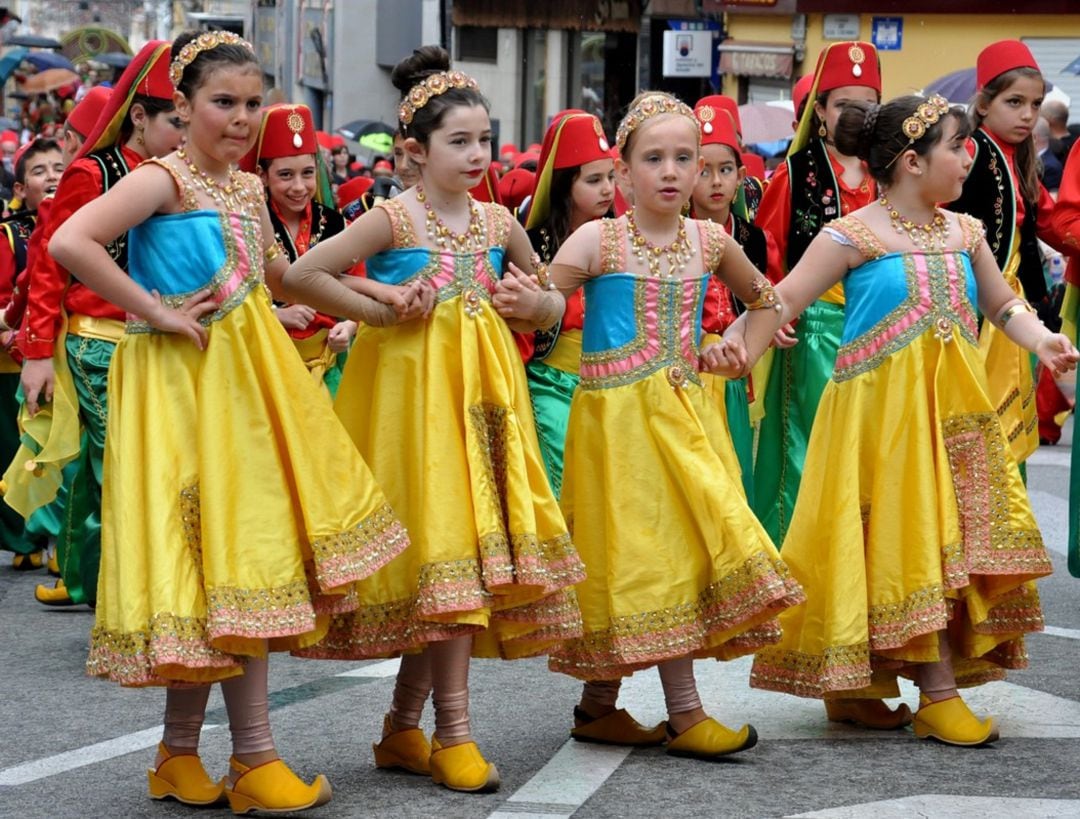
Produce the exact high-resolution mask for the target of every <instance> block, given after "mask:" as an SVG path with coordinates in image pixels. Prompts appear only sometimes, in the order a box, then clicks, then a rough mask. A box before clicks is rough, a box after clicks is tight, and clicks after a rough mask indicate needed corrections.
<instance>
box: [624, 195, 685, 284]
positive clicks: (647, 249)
mask: <svg viewBox="0 0 1080 819" xmlns="http://www.w3.org/2000/svg"><path fill="white" fill-rule="evenodd" d="M626 227H627V228H628V229H629V231H630V250H631V252H632V253H633V254H634V257H635V258H636V259H637V260H638V262H640V263H643V264H646V265H647V266H648V268H649V274H650V275H652V276H656V277H664V276H666V277H669V278H674V277H675V276H681V275H682V272H683V270H685V269H686V264H687V262H689V261H690V259H692V258H693V256H694V246H693V245H692V244H690V239H689V237H687V235H686V217H685V216H680V217H679V230H678V231H677V232H676V234H675V241H673V242H672V243H671V244H669V245H664V246H660V245H655V244H653V243H652V242H650V241H649V240H648V239H646V238H645V236H644V234H642V232H641V231H640V230H639V229H638V226H637V222H635V221H634V209H633V208H631V209H630V210H628V211H627V212H626ZM661 258H664V259H666V260H667V263H668V266H667V271H666V272H661V269H660V259H661Z"/></svg>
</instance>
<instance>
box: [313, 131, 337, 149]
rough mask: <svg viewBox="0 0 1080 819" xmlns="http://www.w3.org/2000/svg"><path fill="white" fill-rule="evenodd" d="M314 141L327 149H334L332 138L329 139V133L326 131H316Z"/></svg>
mask: <svg viewBox="0 0 1080 819" xmlns="http://www.w3.org/2000/svg"><path fill="white" fill-rule="evenodd" d="M315 141H316V142H318V143H319V147H320V148H326V150H328V151H332V150H333V149H334V140H333V139H331V137H330V134H328V133H326V131H316V132H315Z"/></svg>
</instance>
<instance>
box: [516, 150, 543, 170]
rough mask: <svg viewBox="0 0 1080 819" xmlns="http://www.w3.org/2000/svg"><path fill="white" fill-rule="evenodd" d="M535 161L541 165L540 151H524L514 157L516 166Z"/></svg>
mask: <svg viewBox="0 0 1080 819" xmlns="http://www.w3.org/2000/svg"><path fill="white" fill-rule="evenodd" d="M529 161H532V162H535V163H536V164H537V167H539V166H540V152H539V151H522V152H521V153H520V154H518V155H517V156H515V157H514V167H515V168H520V167H521V166H522V165H524V164H525V163H526V162H529Z"/></svg>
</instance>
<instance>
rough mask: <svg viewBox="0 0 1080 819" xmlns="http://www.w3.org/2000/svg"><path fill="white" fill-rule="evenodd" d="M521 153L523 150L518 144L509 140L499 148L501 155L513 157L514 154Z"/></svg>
mask: <svg viewBox="0 0 1080 819" xmlns="http://www.w3.org/2000/svg"><path fill="white" fill-rule="evenodd" d="M520 153H521V151H520V150H519V149H518V146H517V145H514V144H512V143H509V142H507V143H506V144H505V145H503V146H502V147H501V148H499V156H511V157H513V156H516V155H517V154H520Z"/></svg>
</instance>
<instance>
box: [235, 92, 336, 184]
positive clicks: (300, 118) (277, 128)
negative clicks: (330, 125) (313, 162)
mask: <svg viewBox="0 0 1080 819" xmlns="http://www.w3.org/2000/svg"><path fill="white" fill-rule="evenodd" d="M318 150H319V148H318V146H317V145H316V144H315V124H314V122H313V121H312V119H311V109H310V108H308V107H307V106H306V105H290V104H287V103H281V104H279V105H271V106H268V107H266V108H264V109H263V115H262V122H261V123H260V124H259V136H258V137H257V138H256V139H255V144H254V145H253V146H252V147H251V150H250V151H248V152H247V153H246V154H245V155H244V158H243V159H241V160H240V169H241V170H244V171H248V172H252V173H253V172H254V171H255V167H256V166H257V165H258V164H259V160H260V159H279V158H281V157H286V156H306V155H314V154H315V153H316V152H317V151H318Z"/></svg>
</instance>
